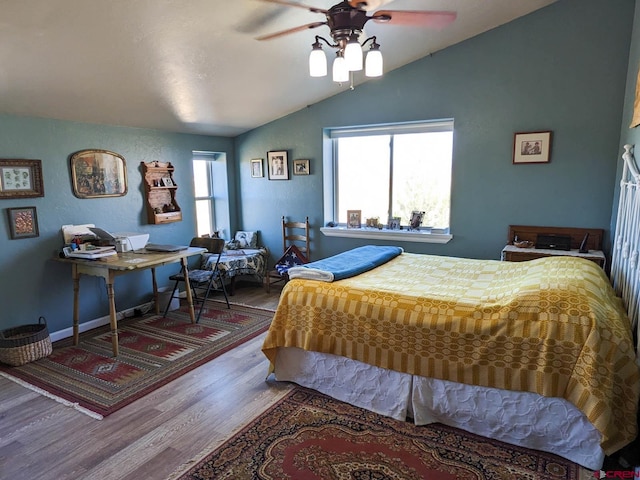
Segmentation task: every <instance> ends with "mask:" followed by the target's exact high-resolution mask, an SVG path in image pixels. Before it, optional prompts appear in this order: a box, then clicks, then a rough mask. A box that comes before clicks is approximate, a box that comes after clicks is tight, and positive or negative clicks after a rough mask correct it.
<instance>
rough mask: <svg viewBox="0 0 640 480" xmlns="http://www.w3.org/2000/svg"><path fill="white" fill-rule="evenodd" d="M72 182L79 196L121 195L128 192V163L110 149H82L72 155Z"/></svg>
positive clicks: (75, 192) (74, 192)
mask: <svg viewBox="0 0 640 480" xmlns="http://www.w3.org/2000/svg"><path fill="white" fill-rule="evenodd" d="M70 163H71V183H72V185H73V194H74V195H75V196H76V197H78V198H100V197H121V196H123V195H126V194H127V164H126V162H125V160H124V157H123V156H122V155H118V154H117V153H114V152H110V151H108V150H82V151H80V152H76V153H74V154H73V155H72V156H71V160H70Z"/></svg>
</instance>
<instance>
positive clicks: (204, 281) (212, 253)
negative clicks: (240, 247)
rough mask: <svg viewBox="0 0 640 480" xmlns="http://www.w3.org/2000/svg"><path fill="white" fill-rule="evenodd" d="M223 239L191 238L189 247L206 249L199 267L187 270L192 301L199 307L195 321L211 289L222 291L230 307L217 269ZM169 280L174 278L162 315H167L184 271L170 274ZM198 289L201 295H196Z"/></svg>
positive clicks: (182, 280) (198, 318)
mask: <svg viewBox="0 0 640 480" xmlns="http://www.w3.org/2000/svg"><path fill="white" fill-rule="evenodd" d="M224 245H225V241H224V239H222V238H209V237H194V238H193V239H191V243H190V244H189V246H190V247H202V248H206V249H207V253H205V254H203V257H202V261H201V262H200V268H197V269H193V270H191V269H190V270H189V284H190V285H191V291H192V296H193V301H194V303H200V309H199V310H198V316H197V317H196V323H198V322H199V321H200V315H201V314H202V310H203V308H204V303H205V302H206V300H207V298H209V294H210V293H211V292H212V291H222V293H223V294H224V299H225V300H226V302H227V308H231V306H230V305H229V298H228V297H227V289H226V287H225V285H224V280H223V278H222V274H221V273H220V270H219V269H218V263H219V262H220V255H221V254H222V251H223V250H224ZM169 280H174V281H175V284H174V285H173V290H172V291H171V297H170V298H169V301H168V302H167V307H166V308H165V311H164V316H165V317H166V316H167V312H168V311H169V305H170V304H171V299H173V298H176V297H175V294H176V290H177V289H178V285H179V284H180V282H184V272H183V271H180V273H176V274H175V275H171V276H170V277H169ZM216 282H218V283H220V287H217V286H216ZM198 290H200V291H201V292H202V291H204V295H203V296H202V297H199V296H198Z"/></svg>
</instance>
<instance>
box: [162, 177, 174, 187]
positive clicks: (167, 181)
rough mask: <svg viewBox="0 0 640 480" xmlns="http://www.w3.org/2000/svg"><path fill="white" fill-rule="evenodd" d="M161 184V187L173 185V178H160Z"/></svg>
mask: <svg viewBox="0 0 640 480" xmlns="http://www.w3.org/2000/svg"><path fill="white" fill-rule="evenodd" d="M162 186H163V187H175V184H174V183H173V180H171V177H163V178H162Z"/></svg>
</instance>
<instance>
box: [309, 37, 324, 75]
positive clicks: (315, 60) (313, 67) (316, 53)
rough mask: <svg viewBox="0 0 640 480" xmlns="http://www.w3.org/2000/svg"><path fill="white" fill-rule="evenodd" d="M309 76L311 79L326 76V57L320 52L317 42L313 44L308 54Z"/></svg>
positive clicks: (320, 47)
mask: <svg viewBox="0 0 640 480" xmlns="http://www.w3.org/2000/svg"><path fill="white" fill-rule="evenodd" d="M309 75H311V76H312V77H324V76H326V75H327V56H326V55H325V53H324V50H322V45H320V42H319V41H316V43H314V44H313V49H312V50H311V53H310V54H309Z"/></svg>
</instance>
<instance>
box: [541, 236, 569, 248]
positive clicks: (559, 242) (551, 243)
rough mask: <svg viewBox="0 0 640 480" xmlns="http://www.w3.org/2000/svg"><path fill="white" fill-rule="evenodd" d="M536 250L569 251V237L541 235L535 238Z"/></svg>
mask: <svg viewBox="0 0 640 480" xmlns="http://www.w3.org/2000/svg"><path fill="white" fill-rule="evenodd" d="M536 248H547V249H549V250H571V235H543V234H538V236H537V237H536Z"/></svg>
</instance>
